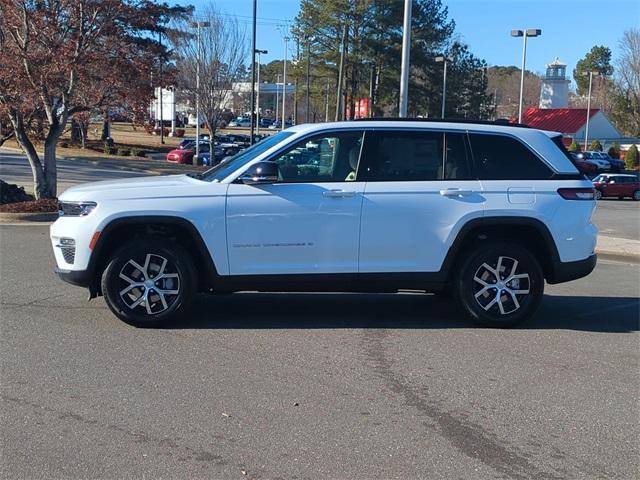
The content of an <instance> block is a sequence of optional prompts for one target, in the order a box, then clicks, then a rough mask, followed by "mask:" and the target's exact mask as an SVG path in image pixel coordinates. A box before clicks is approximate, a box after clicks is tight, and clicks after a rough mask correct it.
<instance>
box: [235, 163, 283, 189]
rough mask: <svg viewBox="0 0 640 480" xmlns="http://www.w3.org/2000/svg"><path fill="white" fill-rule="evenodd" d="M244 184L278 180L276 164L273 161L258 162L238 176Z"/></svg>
mask: <svg viewBox="0 0 640 480" xmlns="http://www.w3.org/2000/svg"><path fill="white" fill-rule="evenodd" d="M240 181H241V182H242V183H244V184H245V185H259V184H263V183H276V182H277V181H278V165H277V164H276V163H275V162H258V163H256V164H254V165H251V166H250V167H249V169H248V170H247V171H246V172H244V173H243V174H242V175H241V176H240Z"/></svg>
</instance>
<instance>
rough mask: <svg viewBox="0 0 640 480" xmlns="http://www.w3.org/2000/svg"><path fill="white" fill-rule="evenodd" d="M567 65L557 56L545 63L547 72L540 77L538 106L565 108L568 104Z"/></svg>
mask: <svg viewBox="0 0 640 480" xmlns="http://www.w3.org/2000/svg"><path fill="white" fill-rule="evenodd" d="M566 72H567V66H566V65H565V64H564V63H562V62H561V61H560V60H559V59H558V57H556V59H555V60H554V61H553V62H551V63H550V64H548V65H547V73H546V74H545V76H544V78H543V79H542V88H541V90H540V108H566V107H567V105H568V104H569V83H570V81H569V80H567V78H566Z"/></svg>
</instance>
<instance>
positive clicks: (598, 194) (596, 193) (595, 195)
mask: <svg viewBox="0 0 640 480" xmlns="http://www.w3.org/2000/svg"><path fill="white" fill-rule="evenodd" d="M593 198H595V199H596V200H600V199H601V198H602V192H601V191H600V190H596V191H595V193H594V194H593Z"/></svg>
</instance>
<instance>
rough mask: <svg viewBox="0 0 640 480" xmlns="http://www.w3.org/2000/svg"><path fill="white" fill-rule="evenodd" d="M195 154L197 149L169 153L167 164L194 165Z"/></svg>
mask: <svg viewBox="0 0 640 480" xmlns="http://www.w3.org/2000/svg"><path fill="white" fill-rule="evenodd" d="M195 154H196V151H195V149H194V150H191V149H190V148H177V149H175V150H171V151H170V152H169V153H167V162H174V163H187V164H193V156H194V155H195Z"/></svg>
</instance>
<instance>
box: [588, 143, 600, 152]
mask: <svg viewBox="0 0 640 480" xmlns="http://www.w3.org/2000/svg"><path fill="white" fill-rule="evenodd" d="M589 150H591V151H592V152H601V151H602V144H601V143H600V140H594V141H593V142H591V145H589Z"/></svg>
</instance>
